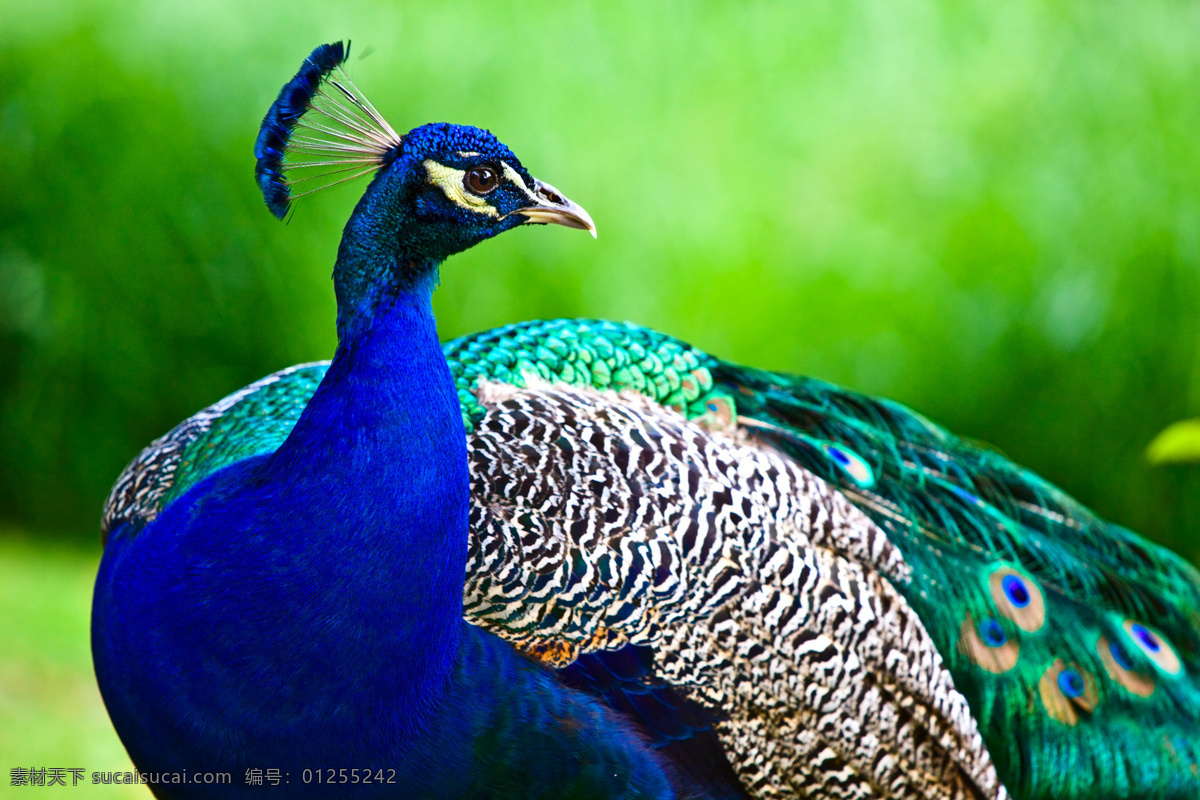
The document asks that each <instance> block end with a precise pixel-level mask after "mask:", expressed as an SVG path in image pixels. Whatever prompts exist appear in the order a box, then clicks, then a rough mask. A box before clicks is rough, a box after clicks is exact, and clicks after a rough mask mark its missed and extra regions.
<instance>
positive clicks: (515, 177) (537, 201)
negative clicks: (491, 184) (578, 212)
mask: <svg viewBox="0 0 1200 800" xmlns="http://www.w3.org/2000/svg"><path fill="white" fill-rule="evenodd" d="M500 166H501V167H502V168H503V169H504V177H506V178H508V179H509V180H510V181H512V182H513V183H514V184H516V185H517V186H519V187H520V188H521V191H522V192H524V193H525V194H527V195H529V199H530V200H532V201H533V204H534V205H538V206H545V205H550V204H549V203H547V202H546V201H545V200H543V199H542V198H540V197H538V196H537V194H535V193H534V192H531V191H529V187H527V186H526V185H525V181H524V180H522V179H521V176H520V174H518V173H517V171H516V170H515V169H513V168H512V167H510V166H509V165H508V163H507V162H504V161H501V162H500Z"/></svg>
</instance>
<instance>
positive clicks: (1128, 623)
mask: <svg viewBox="0 0 1200 800" xmlns="http://www.w3.org/2000/svg"><path fill="white" fill-rule="evenodd" d="M1121 630H1122V631H1124V632H1125V637H1126V639H1127V640H1128V641H1129V642H1130V643H1132V645H1133V647H1135V648H1136V649H1137V650H1138V651H1140V652H1141V653H1142V655H1144V656H1145V657H1146V658H1148V659H1149V660H1150V663H1151V664H1153V665H1154V666H1155V667H1156V668H1157V669H1158V670H1159V671H1160V672H1162V673H1163V674H1164V675H1169V676H1171V677H1175V676H1177V675H1179V674H1180V673H1181V672H1183V662H1182V661H1180V660H1179V654H1178V653H1176V652H1175V648H1174V647H1172V646H1171V643H1170V642H1169V641H1167V638H1166V637H1165V636H1163V635H1162V633H1161V632H1160V631H1158V630H1156V629H1154V628H1152V627H1150V626H1149V625H1146V624H1145V623H1142V622H1137V621H1135V620H1132V619H1127V620H1124V621H1123V622H1122V623H1121Z"/></svg>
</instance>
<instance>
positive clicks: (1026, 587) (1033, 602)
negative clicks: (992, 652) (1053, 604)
mask: <svg viewBox="0 0 1200 800" xmlns="http://www.w3.org/2000/svg"><path fill="white" fill-rule="evenodd" d="M988 588H989V589H990V590H991V595H992V601H993V602H994V603H995V604H996V608H997V609H998V610H999V611H1000V614H1001V615H1002V616H1004V617H1007V618H1008V619H1011V620H1012V621H1013V622H1015V623H1016V625H1017V627H1018V628H1020V629H1021V630H1023V631H1025V632H1027V633H1035V632H1036V631H1039V630H1041V628H1042V625H1044V624H1045V622H1046V596H1045V595H1044V594H1042V589H1041V587H1040V586H1038V583H1037V581H1035V580H1034V579H1033V577H1032V576H1031V575H1028V574H1027V573H1025V572H1023V571H1021V570H1019V569H1016V568H1015V567H1011V566H1003V567H999V568H997V569H995V570H994V571H993V572H992V574H991V575H990V576H989V577H988Z"/></svg>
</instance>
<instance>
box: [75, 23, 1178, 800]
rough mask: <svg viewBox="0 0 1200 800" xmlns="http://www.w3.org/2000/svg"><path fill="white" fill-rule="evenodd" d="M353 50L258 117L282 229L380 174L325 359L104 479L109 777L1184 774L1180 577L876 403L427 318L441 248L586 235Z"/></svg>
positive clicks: (345, 246) (900, 793)
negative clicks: (294, 214)
mask: <svg viewBox="0 0 1200 800" xmlns="http://www.w3.org/2000/svg"><path fill="white" fill-rule="evenodd" d="M347 54H348V48H345V49H344V48H343V47H342V46H341V45H340V44H335V45H324V46H322V47H319V48H317V49H316V50H315V51H314V52H313V53H312V55H311V56H310V57H309V58H308V59H306V60H305V62H304V64H303V65H302V67H301V70H300V72H299V74H298V75H297V76H296V77H295V78H293V80H292V81H291V82H289V83H288V84H287V85H286V86H285V87H284V89H283V91H281V92H280V95H279V97H278V99H277V100H276V103H275V104H274V105H273V106H272V108H271V110H270V111H269V112H268V114H267V116H266V118H265V119H264V120H263V125H262V128H261V130H260V134H259V139H258V141H257V143H256V147H255V154H256V157H257V159H258V165H257V168H256V177H257V179H258V182H259V186H260V189H261V190H262V192H263V196H264V198H265V199H266V202H267V205H268V207H269V208H270V210H271V211H272V213H274V214H275V215H276V216H279V217H281V218H282V217H283V216H285V215H286V213H287V211H288V208H289V207H290V204H291V202H292V201H293V200H295V199H296V198H297V197H300V196H301V195H303V194H305V193H307V192H308V191H312V189H311V188H308V187H311V186H314V185H317V186H319V185H323V184H321V181H322V180H326V181H327V180H328V179H329V178H331V177H332V178H333V179H334V180H344V179H348V178H352V177H357V176H358V175H363V174H367V173H370V172H377V174H376V175H375V177H374V179H373V180H372V182H371V184H370V186H369V187H368V189H367V191H366V193H365V195H364V196H363V198H362V200H361V201H360V202H359V204H358V206H357V208H356V209H355V212H354V215H353V216H352V217H351V219H350V221H349V222H348V223H347V225H346V228H345V232H344V235H343V239H342V242H341V246H340V247H339V251H338V258H337V263H336V265H335V269H334V288H335V292H336V295H337V301H338V322H337V326H338V337H339V345H338V349H337V352H336V354H335V356H334V359H333V361H332V363H329V364H326V363H320V364H310V365H302V366H299V367H294V368H291V369H288V370H284V371H282V372H280V373H277V374H275V375H272V376H268V377H267V378H265V379H263V380H262V381H260V382H258V383H256V384H253V385H252V386H249V387H247V388H245V389H243V390H241V391H239V392H236V393H234V394H233V395H231V396H229V397H228V398H226V399H224V400H222V401H219V402H218V403H216V404H214V405H213V406H211V407H209V408H207V409H205V410H203V411H201V412H199V413H197V414H196V415H194V416H193V417H192V418H190V419H188V420H186V421H185V422H184V423H182V424H181V425H180V426H178V427H177V428H176V429H174V430H173V431H171V432H169V433H168V434H167V435H166V436H164V437H163V438H161V439H159V440H157V441H156V442H154V443H152V444H151V445H150V447H148V448H147V449H146V450H145V451H144V452H143V453H142V454H141V455H140V456H139V457H138V459H136V460H135V461H134V462H133V463H132V464H131V465H130V466H129V467H128V468H127V469H126V470H125V472H124V473H123V474H122V475H121V477H120V478H119V479H118V482H117V484H116V486H115V487H114V489H113V493H112V495H111V496H110V498H109V502H108V504H107V505H106V509H105V514H104V530H105V532H106V534H107V537H108V538H107V543H106V548H105V554H104V558H103V561H102V564H101V569H100V574H99V577H98V579H97V584H96V595H95V605H94V612H93V651H94V656H95V661H96V672H97V677H98V679H99V683H100V687H101V690H102V693H103V695H104V698H105V702H106V704H107V705H108V708H109V712H110V714H111V716H112V719H113V722H114V725H115V726H116V728H117V730H118V732H119V733H120V734H121V737H122V740H123V741H124V742H125V744H126V747H127V748H128V749H129V752H130V754H131V756H132V757H133V759H134V761H135V763H136V764H137V765H138V767H139V769H141V770H144V771H147V772H149V773H151V774H154V773H162V772H171V771H178V770H184V769H186V770H188V771H190V772H195V771H197V770H227V771H230V772H231V773H232V774H233V778H234V780H233V782H232V784H231V785H228V786H222V787H219V788H214V787H212V786H203V787H189V786H174V785H167V784H165V783H162V785H157V786H155V787H154V789H155V792H156V794H158V795H159V796H161V797H181V798H183V797H222V798H224V797H243V796H246V797H249V796H257V795H258V794H260V793H261V792H262V791H263V789H262V788H260V787H253V786H246V785H245V784H244V783H243V781H242V780H241V775H242V773H244V772H245V771H246V770H249V769H256V768H260V769H261V768H273V769H280V770H282V771H283V772H284V773H285V775H287V776H288V783H287V785H286V787H285V788H283V789H282V790H279V791H280V796H288V797H293V796H294V797H320V796H338V797H342V796H350V797H405V798H407V797H596V798H602V797H603V798H608V797H621V798H624V797H689V798H693V797H694V798H714V799H715V798H745V797H777V796H800V797H807V796H819V797H835V798H841V797H846V798H867V797H877V798H885V797H886V798H893V797H905V798H907V797H914V798H964V799H966V798H971V799H972V800H978V799H979V798H991V799H992V800H1001V799H1002V798H1006V797H1008V796H1010V795H1009V792H1010V791H1011V792H1012V795H1011V796H1017V797H1022V798H1043V797H1054V798H1064V797H1069V798H1077V799H1078V800H1090V799H1091V798H1100V797H1104V798H1109V797H1113V798H1128V799H1129V800H1132V798H1141V797H1147V796H1153V797H1164V798H1166V797H1170V798H1190V797H1195V796H1196V795H1197V792H1198V791H1200V763H1198V762H1200V744H1197V742H1200V738H1198V736H1197V732H1198V731H1200V683H1198V682H1197V679H1196V675H1197V674H1200V655H1198V653H1200V613H1198V610H1197V606H1200V576H1198V575H1197V573H1196V572H1195V570H1194V569H1192V568H1191V567H1190V566H1188V565H1186V564H1185V563H1183V562H1182V561H1181V560H1180V559H1178V558H1177V557H1175V556H1174V555H1172V554H1170V553H1167V552H1165V551H1162V550H1160V549H1158V548H1155V547H1154V546H1153V545H1150V544H1148V543H1146V542H1144V541H1142V540H1141V539H1139V538H1138V537H1137V536H1136V535H1135V534H1133V533H1131V532H1129V531H1126V530H1124V529H1122V528H1119V527H1117V526H1114V525H1111V524H1109V523H1106V522H1104V521H1102V520H1099V519H1097V518H1096V517H1094V516H1093V515H1092V514H1091V513H1090V512H1089V511H1088V510H1087V509H1085V508H1082V507H1081V506H1079V505H1078V504H1077V503H1075V502H1074V501H1073V500H1071V499H1070V498H1068V497H1066V496H1065V495H1064V494H1062V493H1061V492H1060V491H1059V490H1057V489H1056V488H1055V487H1053V486H1051V485H1049V484H1048V483H1046V482H1045V481H1043V480H1041V479H1040V478H1038V477H1037V476H1036V475H1032V474H1031V473H1029V472H1027V471H1025V470H1023V469H1021V468H1020V467H1018V466H1016V465H1014V464H1012V463H1011V462H1009V461H1008V460H1007V459H1005V458H1003V457H1001V456H999V455H998V454H996V453H994V452H991V451H988V450H984V449H980V448H978V447H976V446H974V445H972V444H970V443H967V442H963V441H961V440H958V439H957V438H955V437H953V436H952V435H951V434H949V433H948V432H946V431H944V430H942V429H941V428H939V427H938V426H936V425H934V424H933V423H931V422H929V421H928V420H925V419H924V418H923V417H921V416H919V415H918V414H916V413H914V412H912V411H910V410H908V409H906V408H903V407H901V406H899V405H897V404H895V403H891V402H889V401H886V400H876V399H873V398H868V397H864V396H861V395H857V394H855V393H853V392H848V391H846V390H842V389H839V388H837V387H834V386H830V385H828V384H824V383H822V382H820V381H816V380H813V379H807V378H799V377H795V376H789V375H781V374H774V373H766V372H762V371H759V370H754V369H748V368H745V367H739V366H736V365H732V364H728V363H726V362H722V361H720V360H719V359H716V358H714V357H712V356H710V355H708V354H705V353H702V352H700V351H698V350H696V349H694V348H692V347H690V346H688V345H686V344H684V343H682V342H678V341H675V340H673V339H670V338H669V337H667V336H664V335H663V334H659V333H656V332H653V331H649V330H646V329H644V328H639V327H637V326H634V325H629V324H625V325H617V324H613V323H605V322H596V321H592V320H556V321H550V322H532V323H523V324H520V325H514V326H510V327H507V328H501V329H497V330H494V331H488V332H484V333H480V334H476V335H474V336H470V337H465V338H464V339H461V340H458V341H456V342H451V343H449V344H447V345H445V346H444V347H443V346H441V345H439V343H438V340H437V333H436V329H435V325H434V320H433V314H432V310H431V296H432V292H433V289H434V286H435V285H436V282H437V279H438V270H439V267H440V265H441V263H442V262H443V261H444V260H445V259H446V258H447V257H449V256H450V255H453V254H454V253H457V252H460V251H462V250H464V249H466V248H468V247H471V246H473V245H475V244H477V243H479V242H482V241H483V240H485V239H488V238H490V237H492V236H495V235H497V234H499V233H502V232H504V231H506V230H509V229H511V228H513V227H515V226H517V225H520V224H528V223H545V222H553V223H557V224H562V225H566V226H568V227H574V228H583V229H587V230H591V231H592V232H593V234H594V232H595V229H594V226H593V225H592V223H591V220H590V219H589V218H588V217H587V215H586V213H585V212H584V211H583V210H582V209H581V208H579V207H578V206H576V205H574V204H573V203H571V202H570V201H569V200H567V199H566V198H564V197H563V196H562V195H561V194H560V193H558V192H557V191H556V190H554V189H553V188H552V187H550V186H548V185H547V184H544V183H542V182H540V181H538V180H536V179H534V178H533V177H532V176H530V175H529V173H528V172H527V171H526V170H525V168H524V167H523V166H522V165H521V163H520V162H519V161H518V160H517V158H516V156H515V155H514V154H513V153H512V152H511V151H510V150H509V149H508V148H507V147H506V146H505V145H503V144H502V143H500V142H499V141H498V140H497V139H496V138H495V137H494V136H492V135H491V134H490V133H488V132H487V131H483V130H480V129H477V128H471V127H466V126H457V125H447V124H435V125H426V126H423V127H420V128H417V129H414V130H413V131H411V132H409V133H408V134H405V135H404V136H402V137H401V136H398V135H397V134H396V133H395V132H394V131H392V129H391V128H390V127H389V126H388V125H387V123H386V122H384V121H383V120H382V118H381V117H380V116H379V115H378V113H377V112H375V110H374V109H373V108H372V107H371V106H370V104H369V102H367V101H366V99H365V98H364V97H362V96H361V95H360V94H359V93H358V92H357V89H355V88H354V87H353V84H351V83H350V82H349V80H348V79H347V78H345V76H344V74H342V73H341V71H340V65H341V63H342V62H343V61H344V60H345V57H346V55H347ZM311 181H316V183H315V184H314V183H311ZM297 189H300V190H301V191H296V190H297ZM464 578H465V580H464ZM317 768H323V769H329V768H332V769H334V770H337V769H341V768H346V769H348V770H349V769H360V770H361V769H364V768H369V769H370V770H371V773H370V774H371V776H372V781H371V782H370V783H365V782H359V781H356V782H353V783H348V782H343V781H340V780H335V781H334V782H332V783H329V782H325V781H321V780H320V775H322V774H324V773H317V775H318V777H317V779H314V778H313V777H312V776H313V773H312V772H309V773H307V775H308V777H307V778H306V777H305V775H306V772H305V771H306V770H317ZM377 770H382V773H379V772H377ZM381 779H382V781H383V782H380V780H381ZM160 783H161V782H160ZM273 791H274V790H273Z"/></svg>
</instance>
